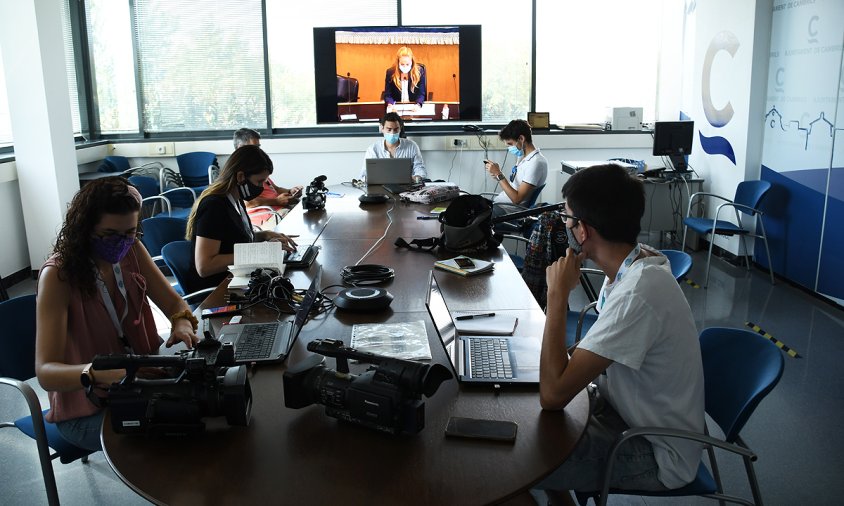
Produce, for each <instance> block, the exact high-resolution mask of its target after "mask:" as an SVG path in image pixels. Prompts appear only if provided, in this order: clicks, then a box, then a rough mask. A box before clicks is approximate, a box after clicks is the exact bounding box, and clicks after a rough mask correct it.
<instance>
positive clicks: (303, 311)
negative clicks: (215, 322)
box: [217, 267, 322, 364]
mask: <svg viewBox="0 0 844 506" xmlns="http://www.w3.org/2000/svg"><path fill="white" fill-rule="evenodd" d="M321 279H322V267H320V268H319V270H318V271H317V273H316V276H314V279H313V281H311V286H310V287H308V290H307V291H306V292H305V297H304V298H303V299H302V302H301V303H299V307H298V309H296V316H295V317H294V319H293V321H285V322H270V323H243V324H232V325H223V328H222V329H220V335H219V336H218V337H217V339H218V340H219V341H220V342H221V343H232V344H233V345H234V360H235V363H237V364H249V363H253V362H258V363H272V362H281V361H283V360H284V359H285V358H287V355H289V354H290V350H292V349H293V345H294V344H295V343H296V339H297V338H298V337H299V332H300V331H301V330H302V327H303V326H304V325H305V321H307V319H308V313H310V312H311V309H313V307H314V303H315V302H316V299H317V296H318V295H319V290H320V282H321Z"/></svg>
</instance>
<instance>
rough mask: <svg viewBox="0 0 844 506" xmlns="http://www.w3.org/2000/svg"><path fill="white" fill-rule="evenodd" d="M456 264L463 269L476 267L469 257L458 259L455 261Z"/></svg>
mask: <svg viewBox="0 0 844 506" xmlns="http://www.w3.org/2000/svg"><path fill="white" fill-rule="evenodd" d="M454 263H456V264H457V267H460V268H461V269H471V268H472V267H474V266H475V262H473V261H472V259H470V258H467V257H457V258H455V259H454Z"/></svg>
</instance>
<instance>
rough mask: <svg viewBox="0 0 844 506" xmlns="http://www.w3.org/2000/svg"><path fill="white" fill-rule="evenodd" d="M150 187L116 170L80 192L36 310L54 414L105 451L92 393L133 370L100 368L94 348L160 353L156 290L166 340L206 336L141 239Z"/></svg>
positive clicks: (42, 368)
mask: <svg viewBox="0 0 844 506" xmlns="http://www.w3.org/2000/svg"><path fill="white" fill-rule="evenodd" d="M140 207H141V195H140V194H139V193H138V191H137V190H136V189H135V188H134V187H133V186H131V185H129V184H128V183H127V182H126V181H125V180H124V179H122V178H119V177H107V178H102V179H98V180H96V181H92V182H90V183H88V184H87V185H85V186H84V187H83V188H82V189H81V190H80V191H79V193H77V194H76V196H74V198H73V201H71V203H70V206H69V207H68V210H67V215H66V217H65V222H64V224H63V225H62V228H61V230H60V231H59V235H58V238H57V239H56V244H55V247H54V249H53V254H52V256H50V258H49V259H48V260H47V261H46V262H45V263H44V266H43V267H42V268H41V272H40V274H39V279H38V298H37V309H36V322H37V325H36V348H35V371H36V374H37V376H38V381H39V382H40V383H41V386H42V387H44V389H45V390H47V391H48V392H49V397H50V412H49V413H48V414H47V420H48V421H50V422H54V423H56V425H57V427H58V429H59V431H60V432H61V433H62V435H63V436H64V437H65V438H66V439H67V440H68V441H70V442H71V443H73V444H75V445H77V446H79V447H81V448H86V449H88V450H99V449H100V437H99V434H100V426H101V425H102V418H103V411H102V410H101V409H100V408H97V407H96V406H94V404H93V403H92V402H91V401H89V400H88V398H87V397H86V394H85V390H84V388H83V385H93V387H94V391H95V393H97V394H99V395H100V396H102V395H105V388H107V387H108V385H110V384H111V383H113V382H116V381H119V380H120V379H121V378H123V376H125V374H126V372H125V370H104V371H96V370H94V369H93V368H92V367H91V360H92V359H93V358H94V356H95V355H99V354H107V353H135V354H151V353H156V352H157V350H158V347H159V345H160V344H161V338H160V337H159V336H158V333H157V331H156V328H155V321H154V320H153V316H152V311H151V310H150V305H149V301H148V300H147V297H149V298H150V299H152V300H153V301H154V302H155V304H156V305H157V306H158V307H159V308H161V309H162V310H163V311H164V312H165V314H169V315H172V316H171V317H170V320H171V321H172V323H173V327H172V330H171V333H170V338H169V339H168V340H167V346H171V345H173V344H174V343H176V342H179V341H181V342H184V343H185V344H186V345H187V346H188V347H191V346H192V345H193V344H194V343H196V342H197V337H196V333H195V332H196V318H195V317H194V316H193V314H192V313H191V311H190V309H189V308H188V306H187V304H185V302H184V301H183V300H182V299H181V298H180V297H179V296H178V295H177V294H176V292H175V291H174V290H173V288H172V287H171V286H170V284H169V283H168V282H167V280H166V279H165V278H164V276H163V275H162V274H161V272H160V271H159V270H158V268H157V267H156V266H155V264H154V263H153V261H152V259H151V258H150V256H149V253H147V250H146V249H145V248H144V246H143V245H142V244H141V243H140V242H138V241H137V240H136V239H137V238H138V236H139V235H140V233H139V231H138V224H139V211H140Z"/></svg>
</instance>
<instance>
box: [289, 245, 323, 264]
mask: <svg viewBox="0 0 844 506" xmlns="http://www.w3.org/2000/svg"><path fill="white" fill-rule="evenodd" d="M318 253H319V248H318V247H315V246H314V245H312V244H299V245H297V246H296V251H285V252H284V265H286V266H287V268H288V269H306V268H308V267H310V266H311V264H312V263H314V260H316V257H317V254H318Z"/></svg>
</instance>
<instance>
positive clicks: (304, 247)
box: [284, 244, 311, 262]
mask: <svg viewBox="0 0 844 506" xmlns="http://www.w3.org/2000/svg"><path fill="white" fill-rule="evenodd" d="M310 247H311V245H310V244H300V245H298V246H296V251H288V252H287V253H286V254H285V256H284V261H285V262H301V261H302V258H303V257H304V256H305V253H307V252H308V248H310Z"/></svg>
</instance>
